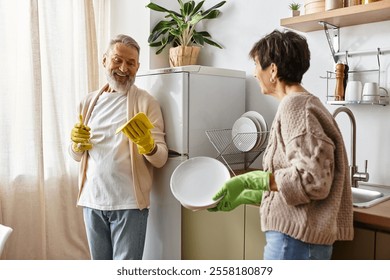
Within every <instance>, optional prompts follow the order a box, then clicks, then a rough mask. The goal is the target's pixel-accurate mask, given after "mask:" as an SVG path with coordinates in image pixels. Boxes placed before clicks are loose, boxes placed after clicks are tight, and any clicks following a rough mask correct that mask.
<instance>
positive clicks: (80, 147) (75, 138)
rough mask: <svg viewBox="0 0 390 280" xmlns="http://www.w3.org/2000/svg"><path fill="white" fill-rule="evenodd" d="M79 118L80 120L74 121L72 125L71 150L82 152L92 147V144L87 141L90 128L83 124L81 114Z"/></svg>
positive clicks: (89, 136)
mask: <svg viewBox="0 0 390 280" xmlns="http://www.w3.org/2000/svg"><path fill="white" fill-rule="evenodd" d="M79 118H80V122H79V123H76V124H75V126H74V127H73V129H72V132H71V135H70V138H71V140H72V142H73V144H72V148H73V150H74V151H75V152H84V151H88V150H90V149H92V144H91V143H90V142H89V139H90V138H91V133H90V130H91V128H89V127H88V126H86V125H84V124H83V117H82V116H81V115H80V116H79Z"/></svg>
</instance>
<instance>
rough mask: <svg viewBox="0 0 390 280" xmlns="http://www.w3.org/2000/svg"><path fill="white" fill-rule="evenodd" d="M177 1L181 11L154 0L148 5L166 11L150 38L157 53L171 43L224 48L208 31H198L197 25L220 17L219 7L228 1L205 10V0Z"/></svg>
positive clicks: (156, 9) (154, 9)
mask: <svg viewBox="0 0 390 280" xmlns="http://www.w3.org/2000/svg"><path fill="white" fill-rule="evenodd" d="M177 2H178V3H179V5H180V12H179V13H178V12H175V11H172V10H168V9H166V8H164V7H161V6H159V5H157V4H155V3H152V2H151V3H149V4H148V5H147V6H146V7H147V8H149V9H151V10H153V11H156V12H163V13H166V15H165V17H164V19H163V20H161V21H159V22H158V23H157V24H156V25H155V26H154V28H153V29H152V31H151V34H150V36H149V38H148V43H149V46H150V47H157V48H158V49H157V51H156V54H159V53H161V52H162V50H163V49H164V48H165V47H166V46H167V45H168V44H170V43H172V44H173V45H174V46H190V45H193V44H194V45H200V46H203V45H204V44H205V43H206V44H209V45H211V46H215V47H218V48H220V49H222V47H221V45H219V44H218V43H217V42H215V41H213V40H212V39H211V35H210V34H209V33H208V32H207V31H197V30H195V26H196V25H197V24H198V23H199V22H201V21H202V20H205V19H214V18H216V17H218V16H219V14H220V13H221V12H220V11H219V10H218V8H219V7H221V6H223V5H224V4H225V3H226V1H221V2H219V3H218V4H216V5H214V6H212V7H211V8H209V9H207V10H205V11H203V10H202V7H203V4H204V2H205V0H203V1H200V2H199V3H198V4H196V3H195V1H192V0H191V1H187V2H183V1H182V0H177Z"/></svg>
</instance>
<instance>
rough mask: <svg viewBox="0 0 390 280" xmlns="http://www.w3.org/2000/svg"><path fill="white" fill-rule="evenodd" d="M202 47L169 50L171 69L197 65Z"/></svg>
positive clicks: (179, 47)
mask: <svg viewBox="0 0 390 280" xmlns="http://www.w3.org/2000/svg"><path fill="white" fill-rule="evenodd" d="M199 51H200V47H198V46H186V47H182V46H178V47H175V48H170V49H169V65H170V66H171V67H177V66H184V65H195V64H196V63H197V61H198V55H199Z"/></svg>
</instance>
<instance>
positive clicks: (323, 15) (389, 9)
mask: <svg viewBox="0 0 390 280" xmlns="http://www.w3.org/2000/svg"><path fill="white" fill-rule="evenodd" d="M385 20H390V0H382V1H378V2H373V3H370V4H366V5H356V6H351V7H345V8H340V9H335V10H330V11H324V12H320V13H313V14H308V15H302V16H298V17H290V18H284V19H281V20H280V25H281V26H284V27H287V28H290V29H294V30H297V31H302V32H309V31H316V30H322V29H323V27H322V25H321V24H319V22H327V23H330V24H332V25H335V26H338V27H346V26H353V25H359V24H365V23H372V22H379V21H385Z"/></svg>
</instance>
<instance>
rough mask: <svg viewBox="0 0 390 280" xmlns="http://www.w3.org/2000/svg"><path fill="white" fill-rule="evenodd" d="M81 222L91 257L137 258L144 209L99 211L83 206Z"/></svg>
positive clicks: (145, 216)
mask: <svg viewBox="0 0 390 280" xmlns="http://www.w3.org/2000/svg"><path fill="white" fill-rule="evenodd" d="M83 213H84V223H85V227H86V231H87V238H88V244H89V250H90V252H91V258H92V259H93V260H141V259H142V255H143V251H144V245H145V234H146V224H147V220H148V214H149V210H148V209H143V210H139V209H130V210H114V211H101V210H96V209H91V208H87V207H84V209H83Z"/></svg>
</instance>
